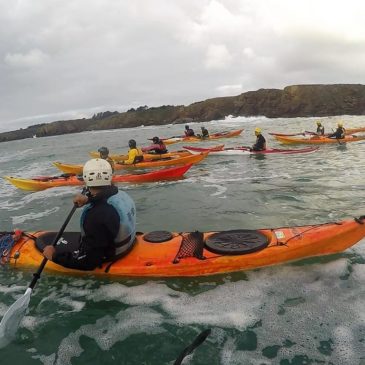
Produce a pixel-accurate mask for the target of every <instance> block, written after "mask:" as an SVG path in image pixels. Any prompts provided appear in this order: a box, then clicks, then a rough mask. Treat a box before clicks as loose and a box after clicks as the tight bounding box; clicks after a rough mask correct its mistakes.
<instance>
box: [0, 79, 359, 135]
mask: <svg viewBox="0 0 365 365" xmlns="http://www.w3.org/2000/svg"><path fill="white" fill-rule="evenodd" d="M229 115H231V116H232V117H239V116H242V117H257V116H264V117H267V118H294V117H326V116H336V115H365V85H361V84H334V85H293V86H287V87H285V88H284V89H283V90H281V89H259V90H257V91H248V92H245V93H243V94H240V95H237V96H227V97H219V98H213V99H207V100H204V101H200V102H196V103H193V104H190V105H188V106H184V105H178V106H172V105H163V106H160V107H151V108H149V107H147V106H146V105H145V106H140V107H138V108H136V109H134V108H132V109H130V110H128V111H127V112H124V113H119V112H110V111H106V112H103V113H98V114H96V115H94V116H93V117H92V118H88V119H86V118H83V119H75V120H62V121H56V122H51V123H42V124H36V125H32V126H29V127H27V128H24V129H23V128H21V129H18V130H15V131H10V132H3V133H0V142H6V141H14V140H20V139H25V138H33V136H36V137H37V138H39V137H45V136H56V135H63V134H69V133H79V132H86V131H92V130H94V131H98V130H109V129H120V128H135V127H140V126H142V125H144V126H145V127H146V126H153V125H156V126H157V125H167V124H182V123H190V122H196V123H199V122H208V121H211V120H223V119H224V118H225V117H227V116H229Z"/></svg>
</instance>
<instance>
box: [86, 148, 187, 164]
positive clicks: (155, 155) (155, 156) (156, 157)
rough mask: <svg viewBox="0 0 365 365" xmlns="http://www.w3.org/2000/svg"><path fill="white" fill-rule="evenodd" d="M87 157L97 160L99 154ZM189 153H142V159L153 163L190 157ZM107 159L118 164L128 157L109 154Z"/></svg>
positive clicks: (94, 153) (93, 153) (94, 152)
mask: <svg viewBox="0 0 365 365" xmlns="http://www.w3.org/2000/svg"><path fill="white" fill-rule="evenodd" d="M89 155H90V156H91V157H93V158H99V157H100V153H99V152H96V151H91V152H89ZM190 155H191V153H190V152H189V151H186V150H180V151H171V152H168V153H164V154H159V153H144V154H143V159H144V160H145V161H154V160H162V159H164V158H167V157H185V156H190ZM109 157H110V158H111V159H112V160H114V161H115V162H119V161H125V160H128V155H118V154H113V153H112V154H109Z"/></svg>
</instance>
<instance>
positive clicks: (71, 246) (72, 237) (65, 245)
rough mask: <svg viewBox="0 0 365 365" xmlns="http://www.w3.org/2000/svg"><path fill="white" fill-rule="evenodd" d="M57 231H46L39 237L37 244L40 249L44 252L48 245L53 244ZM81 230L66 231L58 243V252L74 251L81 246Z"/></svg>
mask: <svg viewBox="0 0 365 365" xmlns="http://www.w3.org/2000/svg"><path fill="white" fill-rule="evenodd" d="M56 235H57V232H45V233H43V234H41V235H40V236H38V237H37V239H36V241H35V245H36V247H37V249H38V251H40V252H43V249H44V247H45V246H47V245H51V244H52V243H53V240H54V239H55V238H56ZM79 245H80V232H64V233H63V234H62V237H61V238H60V239H59V240H58V242H57V244H56V252H57V253H64V252H73V251H76V250H77V249H78V248H79Z"/></svg>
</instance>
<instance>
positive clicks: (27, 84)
mask: <svg viewBox="0 0 365 365" xmlns="http://www.w3.org/2000/svg"><path fill="white" fill-rule="evenodd" d="M323 1H324V2H326V3H328V5H329V4H331V6H332V9H337V10H341V6H342V7H344V8H345V7H346V8H348V7H351V4H352V3H355V2H356V0H349V1H347V2H346V4H343V5H341V4H340V3H339V2H338V3H336V4H334V2H328V1H327V0H323ZM283 3H284V4H282V5H281V6H277V2H275V1H270V0H267V1H264V0H220V1H218V0H215V1H214V0H213V1H211V0H202V1H195V0H184V1H172V0H156V1H153V2H151V1H148V0H136V1H133V2H125V1H119V0H109V1H107V2H103V1H97V0H74V1H70V2H65V1H61V0H32V2H29V1H10V0H0V80H1V83H0V128H1V129H13V128H18V127H19V125H22V123H23V124H24V125H29V124H34V123H37V122H39V121H42V122H44V121H53V120H58V119H67V118H73V117H77V116H80V115H81V116H90V115H92V114H93V113H94V112H95V111H102V110H103V109H99V108H105V109H104V110H119V111H122V110H125V109H127V108H128V107H131V106H138V105H145V104H146V105H150V106H154V105H162V104H188V103H191V102H194V101H198V100H202V99H206V98H209V97H214V96H221V95H228V93H229V92H232V93H236V92H243V91H247V90H255V89H257V88H261V87H267V88H270V87H283V86H285V85H288V84H299V83H336V82H356V83H361V82H363V81H364V80H363V74H364V73H363V67H364V66H363V64H365V63H364V62H363V61H364V56H363V54H364V42H363V41H362V38H361V34H360V40H358V41H357V42H356V41H354V40H353V39H351V34H350V36H349V35H348V34H347V35H346V36H342V35H341V32H340V31H332V30H331V29H335V28H331V27H329V26H328V22H329V21H331V19H328V13H327V12H325V11H324V10H325V9H326V7H325V6H321V7H319V8H318V12H317V13H316V23H315V24H312V23H311V21H310V19H311V18H310V17H309V15H308V17H307V18H304V20H301V22H296V19H295V17H296V16H299V15H298V14H300V11H301V9H299V10H297V9H296V8H294V7H293V5H292V3H291V2H290V1H289V0H283ZM306 4H307V3H303V4H301V3H300V4H299V3H297V6H298V7H301V8H302V9H304V7H305V6H306ZM308 4H311V6H312V5H313V4H314V3H313V4H312V1H309V2H308ZM357 6H359V5H357ZM357 9H358V10H359V8H357ZM286 11H287V13H286ZM298 12H299V13H298ZM297 13H298V14H297ZM318 19H319V20H321V19H323V28H321V22H320V21H319V20H318ZM359 19H361V17H355V19H354V22H355V23H356V22H358V23H359V25H360V20H359ZM333 21H334V22H335V21H336V20H333ZM297 23H298V24H297ZM344 26H345V24H344ZM361 26H362V23H361ZM346 29H348V27H347V28H346ZM354 65H355V66H356V67H354ZM98 109H99V110H98ZM22 118H24V119H22ZM47 118H49V119H48V120H47ZM11 121H15V122H11Z"/></svg>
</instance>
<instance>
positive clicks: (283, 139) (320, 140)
mask: <svg viewBox="0 0 365 365" xmlns="http://www.w3.org/2000/svg"><path fill="white" fill-rule="evenodd" d="M274 137H275V138H276V139H277V140H278V141H279V142H280V143H283V144H329V143H332V144H335V143H337V144H342V143H347V142H358V141H363V140H365V136H358V137H356V136H345V138H341V139H336V138H328V137H322V136H314V137H311V138H295V137H287V136H278V135H275V136H274Z"/></svg>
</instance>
